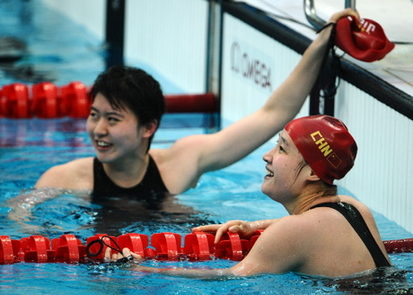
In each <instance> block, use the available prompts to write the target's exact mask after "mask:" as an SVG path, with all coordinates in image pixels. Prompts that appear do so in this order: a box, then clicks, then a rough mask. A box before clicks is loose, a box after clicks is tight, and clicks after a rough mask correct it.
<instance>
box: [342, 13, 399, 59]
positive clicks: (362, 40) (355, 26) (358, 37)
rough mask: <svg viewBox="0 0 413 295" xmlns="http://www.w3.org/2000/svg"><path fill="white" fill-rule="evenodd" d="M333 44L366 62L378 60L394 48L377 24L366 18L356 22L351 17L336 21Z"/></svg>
mask: <svg viewBox="0 0 413 295" xmlns="http://www.w3.org/2000/svg"><path fill="white" fill-rule="evenodd" d="M335 42H336V45H337V46H338V47H339V48H340V49H341V50H343V51H344V52H346V53H348V54H349V55H351V56H352V57H354V58H356V59H359V60H362V61H366V62H372V61H376V60H380V59H382V58H383V57H384V56H385V55H386V54H387V53H389V52H390V51H391V50H392V49H393V48H394V44H393V43H392V42H390V41H389V39H387V37H386V35H385V33H384V31H383V28H382V27H381V26H380V25H379V24H378V23H377V22H375V21H374V20H371V19H368V18H365V19H361V20H360V22H358V21H357V20H356V19H355V18H353V17H351V16H347V17H343V18H341V19H339V20H338V21H337V24H336V40H335Z"/></svg>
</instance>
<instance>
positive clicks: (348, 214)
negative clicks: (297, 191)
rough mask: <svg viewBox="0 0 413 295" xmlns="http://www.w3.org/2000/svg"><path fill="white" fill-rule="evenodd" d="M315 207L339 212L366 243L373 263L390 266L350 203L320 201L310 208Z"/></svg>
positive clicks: (358, 213)
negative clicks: (320, 202) (328, 208)
mask: <svg viewBox="0 0 413 295" xmlns="http://www.w3.org/2000/svg"><path fill="white" fill-rule="evenodd" d="M317 207H330V208H333V209H335V210H337V211H338V212H340V213H341V214H342V215H343V216H344V217H345V218H346V219H347V221H348V222H349V223H350V225H351V226H352V227H353V228H354V230H355V231H356V232H357V234H358V235H359V236H360V238H361V240H362V241H363V243H364V244H365V245H366V247H367V249H368V250H369V252H370V254H371V256H372V258H373V260H374V263H375V264H376V267H382V266H390V263H389V262H388V261H387V259H386V257H385V256H384V254H383V252H382V251H381V250H380V247H379V246H378V245H377V243H376V241H375V240H374V237H373V235H372V234H371V232H370V230H369V228H368V227H367V224H366V222H365V221H364V219H363V217H362V216H361V214H360V212H359V211H358V210H357V209H356V208H355V207H354V206H353V205H350V204H348V203H322V204H318V205H315V206H313V207H312V208H317ZM312 208H311V209H312Z"/></svg>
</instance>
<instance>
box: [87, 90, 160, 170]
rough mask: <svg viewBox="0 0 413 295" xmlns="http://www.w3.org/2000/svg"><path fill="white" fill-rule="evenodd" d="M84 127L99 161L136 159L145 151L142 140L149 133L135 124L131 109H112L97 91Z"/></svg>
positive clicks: (136, 119)
mask: <svg viewBox="0 0 413 295" xmlns="http://www.w3.org/2000/svg"><path fill="white" fill-rule="evenodd" d="M86 128H87V131H88V133H89V136H90V139H91V141H92V143H93V146H94V148H95V151H96V156H97V158H98V159H99V160H100V161H101V162H103V163H110V162H113V161H129V160H130V159H136V157H137V156H138V155H139V153H140V152H141V151H142V150H146V146H147V145H145V140H146V141H147V139H148V138H149V137H150V136H151V135H152V133H153V132H151V130H149V129H148V128H147V127H146V126H140V125H139V122H138V118H137V117H136V116H135V114H134V113H133V112H132V111H131V110H129V109H128V108H122V109H120V108H114V107H113V106H111V105H110V103H109V102H108V100H107V99H106V98H105V96H103V95H102V94H100V93H98V94H97V95H96V97H95V99H94V101H93V104H92V106H91V111H90V114H89V117H88V119H87V123H86Z"/></svg>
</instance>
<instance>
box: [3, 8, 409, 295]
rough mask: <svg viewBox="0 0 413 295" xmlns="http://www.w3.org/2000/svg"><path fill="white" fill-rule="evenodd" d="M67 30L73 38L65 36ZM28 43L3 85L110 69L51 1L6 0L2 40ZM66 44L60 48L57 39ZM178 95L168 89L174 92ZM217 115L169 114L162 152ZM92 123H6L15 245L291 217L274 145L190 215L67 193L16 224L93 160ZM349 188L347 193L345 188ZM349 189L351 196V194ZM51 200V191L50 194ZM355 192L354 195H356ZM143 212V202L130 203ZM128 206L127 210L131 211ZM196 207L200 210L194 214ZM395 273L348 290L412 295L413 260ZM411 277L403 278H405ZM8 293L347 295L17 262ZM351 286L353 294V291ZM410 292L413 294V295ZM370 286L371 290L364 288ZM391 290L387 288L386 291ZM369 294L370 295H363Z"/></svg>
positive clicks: (285, 283)
mask: <svg viewBox="0 0 413 295" xmlns="http://www.w3.org/2000/svg"><path fill="white" fill-rule="evenodd" d="M62 32H64V34H62ZM2 36H13V37H16V38H17V39H18V40H21V41H23V42H24V45H25V46H26V49H27V50H25V51H24V54H22V56H21V58H19V59H16V60H13V61H10V60H8V61H4V60H2V61H1V62H0V81H1V85H6V84H9V83H13V82H23V83H27V84H31V83H36V82H41V81H45V80H48V81H52V82H54V83H56V84H57V85H64V84H66V83H69V82H71V81H75V80H79V81H82V82H84V83H85V84H91V83H92V82H93V80H94V78H95V77H96V75H97V74H98V73H99V72H100V71H101V70H102V69H103V67H104V64H105V63H104V50H103V49H104V47H103V46H102V45H101V44H100V43H99V42H97V41H96V40H95V39H94V37H93V36H91V35H88V34H87V32H85V31H84V30H83V28H82V27H79V26H78V25H76V24H73V23H71V22H70V21H69V20H67V19H65V18H64V17H63V16H61V15H59V14H56V13H55V12H54V11H52V10H49V9H47V8H46V7H44V6H42V4H41V1H35V0H32V1H23V0H22V1H14V0H3V1H0V37H2ZM56 41H58V42H56ZM164 90H165V92H166V93H168V87H167V86H164ZM209 123H210V118H208V117H206V116H204V115H202V114H192V115H176V114H175V115H167V116H166V117H165V119H164V120H163V122H162V126H161V129H160V130H159V132H158V133H157V135H156V137H155V139H154V143H153V147H167V146H169V145H170V144H171V143H172V142H174V141H175V140H176V139H177V138H180V137H182V136H186V135H189V134H197V133H205V132H209V131H210V129H209V127H210V126H209ZM84 124H85V122H84V120H80V119H70V118H63V119H53V120H40V119H28V120H12V119H4V118H0V235H8V236H10V237H11V238H13V239H20V238H22V237H27V236H29V235H31V234H33V233H36V234H40V235H43V236H46V237H48V238H50V239H52V238H57V237H59V236H61V235H62V234H67V233H72V234H75V235H76V236H78V237H79V238H80V239H82V240H83V241H84V240H85V239H86V238H87V237H90V236H92V235H94V234H95V233H103V232H104V233H108V234H113V235H120V234H124V233H131V232H138V233H143V234H147V235H150V234H152V233H156V232H175V233H179V234H181V235H185V234H188V233H189V232H190V229H191V228H192V227H193V226H196V225H200V224H205V223H211V222H214V223H215V222H225V221H227V220H231V219H245V220H256V219H266V218H276V217H281V216H284V215H285V214H286V211H285V210H284V209H283V208H282V207H281V206H280V205H278V204H276V203H275V202H273V201H271V200H269V199H268V198H267V197H266V196H265V195H263V194H262V193H261V192H260V184H261V182H262V178H263V176H264V174H265V170H264V164H263V162H262V160H261V157H262V154H263V153H264V152H265V151H267V150H268V149H269V148H270V147H271V144H266V145H265V146H263V147H261V148H260V149H259V150H257V151H256V152H254V153H253V154H251V155H250V156H248V157H246V158H245V159H243V160H242V161H240V162H239V163H237V164H234V165H232V166H230V167H228V168H226V169H223V170H220V171H216V172H211V173H207V174H206V175H204V176H203V177H202V178H201V179H200V181H199V183H198V186H197V187H196V188H195V189H192V190H189V191H188V192H186V193H184V194H181V195H179V196H177V197H176V202H177V203H179V204H180V205H181V206H183V207H185V208H186V209H188V210H185V211H183V212H162V211H158V212H150V218H145V216H139V215H136V214H134V215H133V214H125V211H122V210H120V209H119V210H116V208H115V209H113V208H111V209H110V210H107V209H105V208H102V207H101V206H99V205H97V204H91V203H90V202H89V201H88V199H87V198H86V197H85V196H82V195H79V194H78V193H74V192H68V191H62V192H60V194H59V196H58V197H56V198H54V199H52V200H48V201H46V202H44V203H42V204H39V205H37V206H36V207H35V208H34V209H33V216H32V218H31V219H30V220H29V221H28V222H27V224H28V225H30V227H24V226H22V225H21V224H18V223H16V222H14V221H11V220H9V219H8V218H7V215H8V213H9V210H10V208H9V205H8V204H7V201H9V200H11V199H13V198H15V197H17V196H19V195H23V194H25V195H26V196H28V197H29V198H30V197H31V198H38V197H40V196H41V194H42V193H43V192H39V191H35V190H33V189H32V188H33V186H34V184H35V182H36V180H37V179H38V177H39V176H40V175H41V174H42V173H43V172H44V171H45V170H46V169H48V168H49V167H51V166H53V165H56V164H60V163H64V162H67V161H70V160H72V159H75V158H79V157H85V156H91V155H93V149H92V148H91V146H90V143H89V140H88V138H87V134H86V132H85V130H84ZM341 190H342V191H345V190H344V189H343V188H341ZM345 192H347V191H345ZM46 193H48V192H46ZM347 193H351V192H347ZM128 206H133V204H128ZM126 207H127V206H126ZM189 209H190V210H189ZM375 217H376V220H377V223H378V227H379V229H380V232H381V234H382V237H383V239H385V240H386V239H400V238H410V237H412V233H409V232H406V231H405V230H404V229H402V228H401V227H399V226H398V225H397V224H395V223H393V222H391V221H389V220H387V219H386V218H385V217H383V216H382V215H380V214H377V213H375ZM391 260H392V262H393V264H394V265H395V267H396V269H395V270H394V272H392V275H389V276H386V277H385V278H384V277H382V278H381V279H379V280H376V281H373V282H368V283H366V282H365V281H363V280H362V279H360V278H356V279H352V280H350V282H351V283H352V284H353V285H354V286H350V287H347V289H349V290H350V292H351V293H356V292H359V294H371V293H374V294H378V293H380V292H382V293H384V294H409V293H408V292H412V291H411V288H412V286H413V274H412V272H413V254H410V253H404V254H393V255H391ZM234 263H235V262H233V261H228V260H212V261H206V262H189V261H180V262H157V261H147V262H145V264H147V265H152V266H160V267H165V266H173V267H175V266H186V267H207V268H217V267H230V266H231V265H233V264H234ZM398 276H402V277H403V279H398ZM0 278H1V279H0V292H1V293H4V294H28V293H29V292H30V294H50V293H57V294H73V293H76V294H79V295H81V294H341V293H342V292H343V291H342V290H341V287H340V285H339V282H336V281H329V280H322V279H320V278H311V277H306V276H301V275H297V274H293V273H287V274H283V275H260V276H255V277H250V278H228V279H222V280H201V279H188V278H178V277H170V276H164V275H159V274H143V273H139V272H135V271H133V269H131V268H128V267H118V266H110V265H105V264H102V265H84V264H83V265H71V264H65V263H43V264H39V263H17V264H12V265H0ZM343 288H344V287H343ZM409 288H410V291H408V289H409ZM360 289H361V291H360ZM363 290H364V291H363ZM378 290H381V291H378ZM362 292H364V293H362Z"/></svg>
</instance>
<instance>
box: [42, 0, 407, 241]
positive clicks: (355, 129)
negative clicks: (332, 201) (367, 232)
mask: <svg viewBox="0 0 413 295" xmlns="http://www.w3.org/2000/svg"><path fill="white" fill-rule="evenodd" d="M43 1H44V2H45V3H47V4H49V5H51V6H53V7H55V8H56V9H58V10H59V11H60V12H64V13H66V14H67V15H68V16H69V17H71V18H72V19H73V20H74V21H76V22H79V23H81V24H83V25H85V28H87V29H88V30H89V31H91V32H93V33H95V34H96V35H97V36H98V37H100V38H102V40H104V36H103V34H104V33H103V32H104V28H103V27H104V23H105V9H106V1H103V0H102V1H97V0H94V1H87V2H84V1H81V0H70V1H58V2H57V1H52V0H43ZM54 2H55V3H54ZM112 2H113V1H112ZM115 2H116V1H115ZM57 3H58V4H57ZM210 5H216V3H215V2H214V1H206V0H198V1H194V0H173V1H172V0H170V1H162V0H152V1H126V5H125V10H126V12H125V15H126V17H125V50H124V54H125V61H126V63H128V64H131V65H138V66H142V67H144V68H146V69H147V70H149V71H150V72H151V71H152V73H153V74H154V75H155V76H157V78H159V79H160V80H161V83H165V84H166V83H168V85H169V86H168V87H167V89H168V90H170V91H169V92H184V93H193V92H205V91H211V90H213V91H214V92H215V93H216V94H218V95H219V97H220V99H221V116H222V119H223V121H224V122H233V121H235V120H237V119H239V118H241V117H243V116H244V115H246V114H248V113H251V112H252V111H254V110H256V109H257V108H258V107H259V106H261V105H262V104H263V102H264V101H265V99H266V98H267V97H268V95H269V94H270V91H271V89H274V88H276V87H277V86H278V85H279V84H280V83H281V82H282V81H283V80H284V79H285V78H286V77H287V75H288V74H289V72H290V71H291V70H292V68H293V66H294V65H295V64H296V63H297V62H298V60H299V58H300V54H301V53H302V49H297V48H295V49H294V50H293V49H290V48H289V47H291V46H289V45H288V46H286V42H285V41H284V40H281V39H282V38H283V37H282V36H281V37H279V36H278V35H277V34H276V33H272V32H271V29H268V28H267V27H266V26H268V25H272V24H271V22H274V24H273V25H274V26H275V25H276V21H275V20H270V19H269V18H268V17H266V16H263V15H262V13H260V12H259V11H253V10H252V9H248V11H247V13H246V14H245V15H247V16H245V15H244V14H243V13H241V14H240V15H241V16H240V15H239V14H238V13H234V11H236V10H237V9H238V5H241V4H228V3H225V2H224V4H223V8H224V9H223V10H224V11H223V13H222V14H220V13H218V14H215V15H213V14H211V9H210ZM234 7H235V8H234ZM242 9H244V7H241V10H242ZM79 12H81V13H79ZM251 14H256V16H257V18H258V20H259V21H258V22H256V21H255V20H254V19H251ZM211 20H213V21H211ZM262 23H264V24H262ZM211 24H212V25H211ZM213 24H215V26H214V25H213ZM216 25H218V27H217V26H216ZM263 27H264V29H263ZM211 29H213V30H214V32H216V33H222V34H220V36H221V38H217V39H215V41H217V40H218V41H222V42H221V44H222V46H220V47H219V48H220V50H218V54H216V53H217V51H216V48H217V47H216V43H214V42H212V41H213V40H211V35H210V34H208V32H211ZM285 30H287V31H288V28H287V27H286V28H285ZM289 34H293V35H294V34H297V35H300V34H298V33H297V32H293V33H291V32H289ZM299 38H301V37H299ZM304 39H305V38H304ZM280 40H281V41H280ZM309 41H310V40H307V44H308V42H309ZM287 43H288V42H287ZM292 46H294V44H293V45H292ZM298 47H299V46H298ZM212 53H215V55H214V54H212ZM212 58H214V59H215V58H218V59H219V61H218V62H216V61H215V64H218V65H219V70H218V71H216V70H215V71H214V70H211V67H210V65H211V64H214V63H213V62H212V63H211V59H212ZM344 66H345V73H344V75H343V77H342V78H343V79H342V81H341V84H340V87H339V90H338V93H337V95H336V98H335V104H334V109H333V110H334V115H335V116H336V117H338V118H340V119H342V120H343V121H344V122H346V124H347V125H348V127H349V129H350V130H351V132H352V133H353V134H354V136H355V138H356V140H357V142H358V146H359V154H358V159H357V161H356V164H355V167H354V169H353V170H352V171H351V172H350V173H349V174H348V176H347V177H346V178H345V180H341V181H339V182H338V184H340V185H342V186H344V187H346V188H348V189H349V190H350V191H351V192H352V193H353V194H354V195H356V196H358V197H359V198H360V199H361V200H362V201H363V202H365V203H366V204H367V205H368V206H370V207H371V208H372V209H374V210H375V211H377V212H379V213H382V214H383V215H385V216H386V217H387V218H389V219H391V220H394V221H395V222H397V223H398V224H399V225H401V226H402V227H404V228H405V229H406V230H408V231H409V232H412V233H413V219H412V218H411V216H410V215H411V212H413V200H412V196H413V181H412V179H413V172H412V169H411V168H410V167H411V166H412V165H413V153H412V152H411V146H413V122H412V118H413V115H412V114H413V113H412V112H411V109H412V108H411V106H413V103H412V102H413V98H412V97H411V96H410V95H407V94H406V93H403V92H398V91H395V90H394V89H393V88H392V87H391V85H387V84H386V82H384V81H382V80H380V79H379V78H375V77H374V76H371V75H369V73H367V72H363V71H359V72H357V66H354V65H352V64H347V63H346V64H345V65H344ZM352 73H359V74H360V76H357V75H354V74H352ZM366 77H368V78H369V79H371V80H372V81H373V82H372V83H371V85H365V84H366V83H363V82H362V81H364V80H363V79H366ZM211 79H212V80H213V81H214V82H215V84H216V85H218V89H214V88H213V87H212V88H211V85H213V83H212V84H211V83H210V81H211ZM347 81H350V82H347ZM360 81H361V82H360ZM355 85H356V86H355ZM298 86H299V85H298ZM389 89H390V90H389ZM400 98H402V99H403V101H402V102H401V103H399V104H398V103H397V102H398V101H400ZM309 113H310V108H309V102H308V101H307V102H306V104H305V105H304V106H303V108H302V110H301V111H300V113H299V116H302V115H307V114H309Z"/></svg>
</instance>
